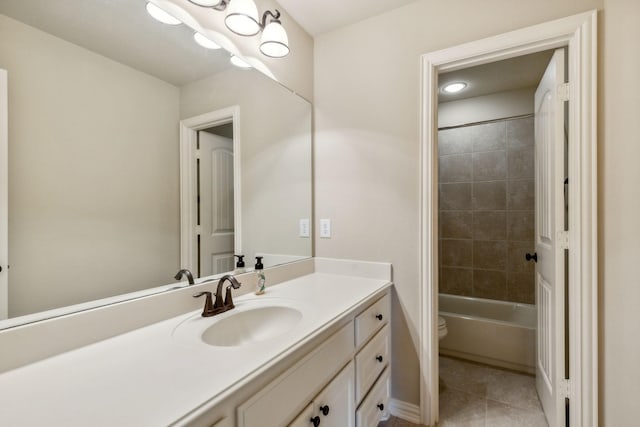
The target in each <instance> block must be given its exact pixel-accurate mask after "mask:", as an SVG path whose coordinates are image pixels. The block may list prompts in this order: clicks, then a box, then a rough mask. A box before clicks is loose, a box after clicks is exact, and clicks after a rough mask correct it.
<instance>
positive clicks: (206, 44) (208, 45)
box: [193, 33, 220, 49]
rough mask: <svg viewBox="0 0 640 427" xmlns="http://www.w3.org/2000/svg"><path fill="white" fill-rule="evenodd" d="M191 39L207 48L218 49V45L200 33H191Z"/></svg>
mask: <svg viewBox="0 0 640 427" xmlns="http://www.w3.org/2000/svg"><path fill="white" fill-rule="evenodd" d="M193 39H194V40H195V41H196V43H198V44H199V45H200V46H202V47H206V48H207V49H220V45H218V44H217V43H214V42H213V41H211V39H210V38H208V37H207V36H203V35H202V34H201V33H193Z"/></svg>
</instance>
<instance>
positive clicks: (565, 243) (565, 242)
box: [557, 231, 569, 249]
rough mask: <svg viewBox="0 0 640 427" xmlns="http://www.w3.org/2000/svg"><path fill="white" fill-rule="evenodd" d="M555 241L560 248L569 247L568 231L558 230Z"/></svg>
mask: <svg viewBox="0 0 640 427" xmlns="http://www.w3.org/2000/svg"><path fill="white" fill-rule="evenodd" d="M557 242H558V246H559V247H560V249H569V232H568V231H558V236H557Z"/></svg>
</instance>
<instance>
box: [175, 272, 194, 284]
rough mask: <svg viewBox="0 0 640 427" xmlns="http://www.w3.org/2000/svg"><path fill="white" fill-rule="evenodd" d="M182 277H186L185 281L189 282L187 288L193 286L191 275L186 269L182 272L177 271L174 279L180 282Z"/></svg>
mask: <svg viewBox="0 0 640 427" xmlns="http://www.w3.org/2000/svg"><path fill="white" fill-rule="evenodd" d="M182 276H187V280H188V281H189V286H191V285H193V284H194V283H195V282H194V281H193V274H191V272H190V271H189V270H187V269H186V268H183V269H182V270H180V271H178V274H176V275H175V276H174V278H175V279H176V280H180V279H182Z"/></svg>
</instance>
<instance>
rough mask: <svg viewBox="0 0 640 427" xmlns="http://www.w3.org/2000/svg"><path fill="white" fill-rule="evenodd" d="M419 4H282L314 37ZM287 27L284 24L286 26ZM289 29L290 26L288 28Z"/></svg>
mask: <svg viewBox="0 0 640 427" xmlns="http://www.w3.org/2000/svg"><path fill="white" fill-rule="evenodd" d="M414 1H415V0H322V1H319V0H278V3H280V4H281V5H282V7H284V8H285V9H286V11H287V12H288V13H289V15H291V16H292V17H293V19H295V20H296V21H297V22H298V24H300V25H301V26H302V28H304V29H305V30H306V31H307V32H308V33H309V34H311V36H313V37H316V36H318V35H320V34H322V33H326V32H328V31H331V30H335V29H336V28H340V27H343V26H345V25H349V24H353V23H355V22H358V21H362V20H363V19H367V18H370V17H372V16H375V15H379V14H381V13H384V12H386V11H389V10H392V9H396V8H398V7H400V6H404V5H405V4H409V3H412V2H414ZM283 24H284V23H283ZM285 25H286V24H285Z"/></svg>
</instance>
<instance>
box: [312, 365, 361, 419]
mask: <svg viewBox="0 0 640 427" xmlns="http://www.w3.org/2000/svg"><path fill="white" fill-rule="evenodd" d="M314 406H315V414H318V415H319V416H320V420H321V422H320V425H321V426H322V427H355V413H356V408H355V369H354V367H353V362H349V364H348V365H347V366H346V367H345V368H344V369H343V370H342V371H340V373H339V374H338V375H337V376H336V377H335V378H334V379H333V381H331V382H330V383H329V385H328V386H327V387H325V389H324V390H323V391H322V392H321V393H320V394H319V395H318V396H317V397H316V398H315V399H314Z"/></svg>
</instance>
